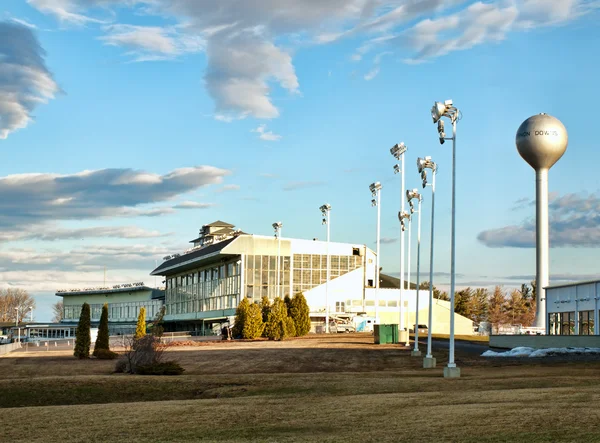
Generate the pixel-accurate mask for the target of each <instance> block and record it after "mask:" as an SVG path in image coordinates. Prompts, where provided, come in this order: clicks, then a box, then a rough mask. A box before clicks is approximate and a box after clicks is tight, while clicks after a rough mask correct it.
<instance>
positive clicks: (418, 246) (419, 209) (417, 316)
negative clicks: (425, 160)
mask: <svg viewBox="0 0 600 443" xmlns="http://www.w3.org/2000/svg"><path fill="white" fill-rule="evenodd" d="M421 201H422V197H420V196H419V205H418V207H417V213H418V214H419V218H418V220H417V304H416V307H415V349H414V352H415V354H416V355H420V354H421V353H420V352H419V285H420V284H421V279H420V275H421V274H420V273H421Z"/></svg>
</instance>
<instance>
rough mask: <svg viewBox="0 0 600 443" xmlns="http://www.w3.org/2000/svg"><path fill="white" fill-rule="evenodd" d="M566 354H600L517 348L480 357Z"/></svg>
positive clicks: (595, 350)
mask: <svg viewBox="0 0 600 443" xmlns="http://www.w3.org/2000/svg"><path fill="white" fill-rule="evenodd" d="M568 354H600V348H545V349H535V348H528V347H526V346H519V347H517V348H513V349H511V350H509V351H504V352H494V351H485V352H484V353H483V354H481V356H482V357H548V356H551V355H568Z"/></svg>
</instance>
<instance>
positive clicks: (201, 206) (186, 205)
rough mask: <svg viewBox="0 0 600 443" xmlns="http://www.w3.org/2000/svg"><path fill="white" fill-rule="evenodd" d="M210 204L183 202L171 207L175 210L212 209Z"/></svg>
mask: <svg viewBox="0 0 600 443" xmlns="http://www.w3.org/2000/svg"><path fill="white" fill-rule="evenodd" d="M213 206H214V204H212V203H200V202H193V201H184V202H181V203H178V204H176V205H175V206H173V208H175V209H206V208H211V207H213Z"/></svg>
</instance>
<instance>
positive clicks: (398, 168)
mask: <svg viewBox="0 0 600 443" xmlns="http://www.w3.org/2000/svg"><path fill="white" fill-rule="evenodd" d="M407 150H408V148H407V147H406V145H405V144H404V142H401V143H396V144H395V145H394V146H392V148H391V149H390V153H391V154H392V156H393V157H394V158H395V159H396V160H398V161H400V165H398V164H395V165H394V174H398V173H400V175H401V177H400V213H402V212H404V154H405V153H406V151H407ZM402 295H404V229H400V300H399V302H398V317H399V318H398V328H399V337H398V339H399V340H398V341H399V342H400V343H402V335H403V334H406V346H409V341H408V340H409V336H408V331H406V332H405V331H404V327H403V325H404V318H403V317H402V298H403V297H402Z"/></svg>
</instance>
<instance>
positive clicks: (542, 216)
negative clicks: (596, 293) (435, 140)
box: [516, 113, 569, 328]
mask: <svg viewBox="0 0 600 443" xmlns="http://www.w3.org/2000/svg"><path fill="white" fill-rule="evenodd" d="M568 141H569V137H568V135H567V129H566V128H565V126H564V125H563V124H562V123H561V122H560V120H558V119H557V118H555V117H552V116H550V115H548V114H544V113H542V114H538V115H534V116H532V117H529V118H528V119H527V120H525V121H524V122H523V123H522V124H521V126H519V129H518V130H517V137H516V144H517V150H518V151H519V154H520V155H521V157H523V159H524V160H525V161H526V162H527V163H529V165H530V166H531V167H532V168H533V169H534V170H535V219H536V221H535V225H536V226H535V248H536V254H535V255H536V256H535V258H536V268H535V281H536V291H537V292H536V297H535V301H536V310H535V326H536V327H539V328H545V327H546V290H545V289H544V288H545V287H546V286H548V249H549V241H548V171H549V170H550V168H551V167H552V166H553V165H554V163H556V162H557V161H558V160H559V159H560V158H561V157H562V156H563V154H564V153H565V151H566V150H567V144H568Z"/></svg>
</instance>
